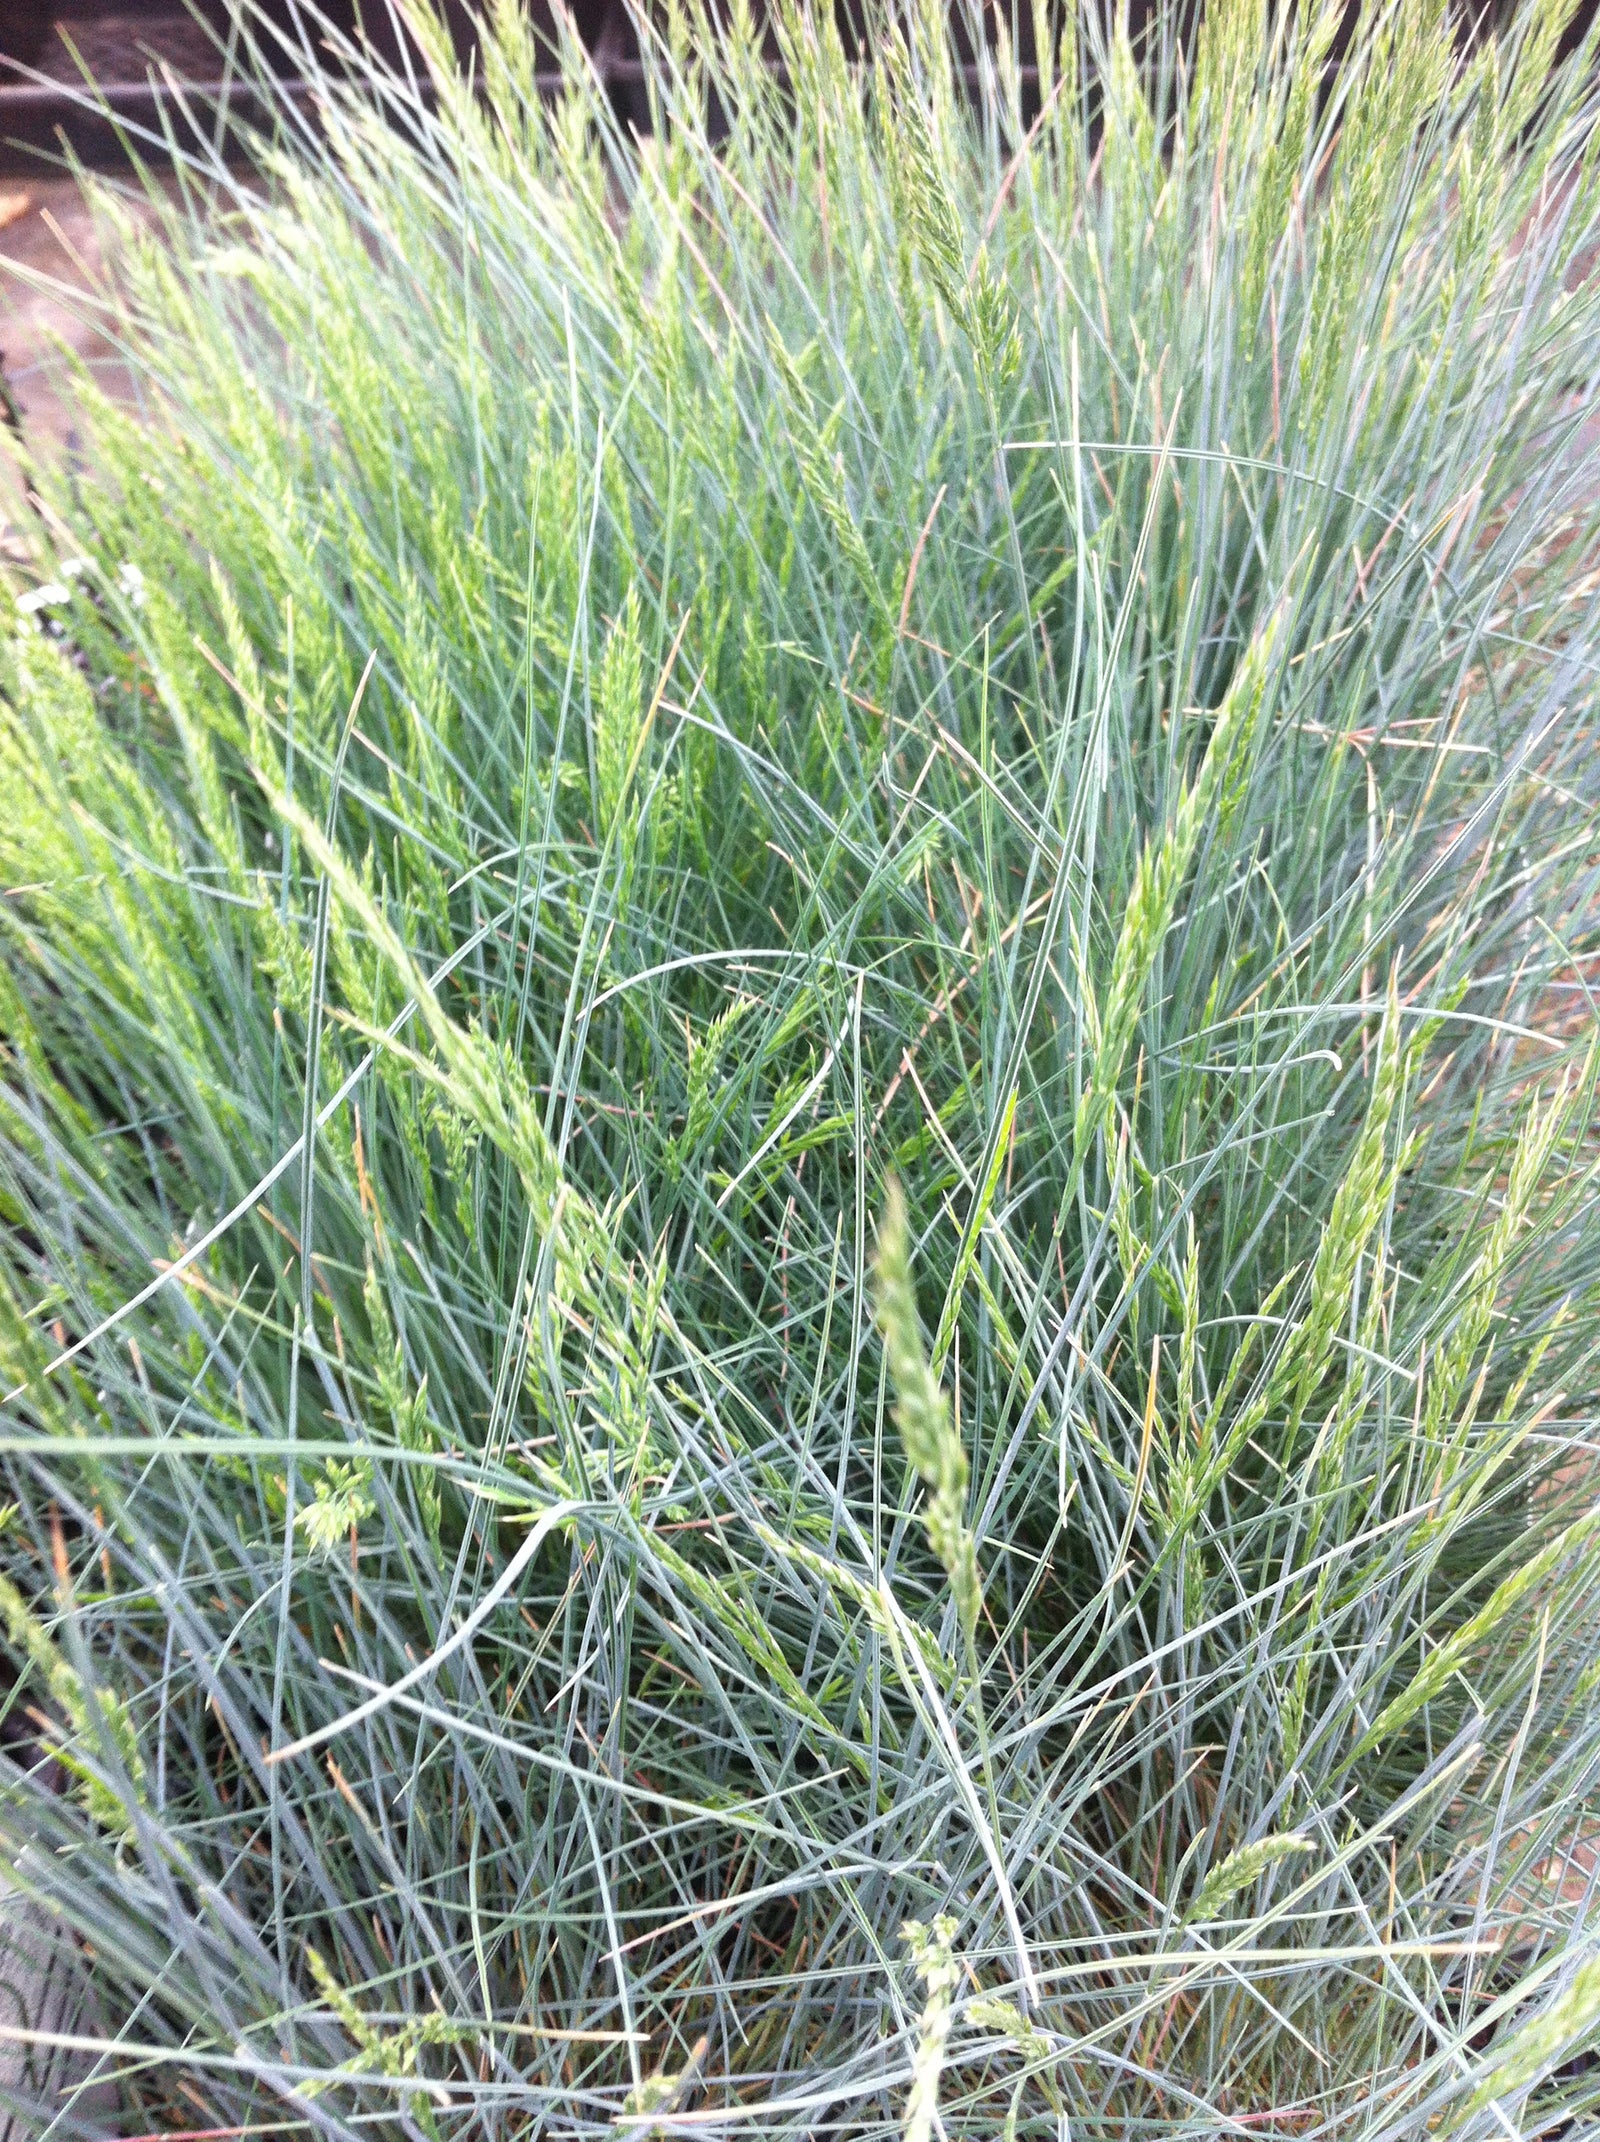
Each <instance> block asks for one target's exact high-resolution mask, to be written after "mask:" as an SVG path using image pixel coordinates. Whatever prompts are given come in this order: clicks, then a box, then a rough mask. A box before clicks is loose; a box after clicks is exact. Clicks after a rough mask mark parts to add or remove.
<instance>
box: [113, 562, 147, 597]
mask: <svg viewBox="0 0 1600 2142" xmlns="http://www.w3.org/2000/svg"><path fill="white" fill-rule="evenodd" d="M117 586H118V587H119V588H121V590H122V592H123V594H124V595H126V596H127V598H128V600H129V602H131V603H132V605H133V607H134V608H135V609H136V610H142V609H143V608H144V575H143V573H141V572H140V570H139V568H138V566H136V565H135V564H134V563H133V561H132V559H131V558H127V559H124V560H123V562H122V564H121V565H119V566H118V567H117Z"/></svg>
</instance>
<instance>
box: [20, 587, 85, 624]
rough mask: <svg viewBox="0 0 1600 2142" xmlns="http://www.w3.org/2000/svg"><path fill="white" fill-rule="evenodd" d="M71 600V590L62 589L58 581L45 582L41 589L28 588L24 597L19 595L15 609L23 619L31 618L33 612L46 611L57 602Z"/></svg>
mask: <svg viewBox="0 0 1600 2142" xmlns="http://www.w3.org/2000/svg"><path fill="white" fill-rule="evenodd" d="M71 600H72V590H71V588H64V587H63V586H62V585H61V582H60V581H59V580H47V581H46V582H45V583H44V585H43V587H38V588H29V590H28V592H27V594H26V595H19V596H18V597H17V608H18V610H19V611H20V612H21V613H22V615H23V616H24V617H32V615H33V613H34V611H35V610H48V609H50V608H51V607H52V606H53V605H54V604H56V603H58V602H71Z"/></svg>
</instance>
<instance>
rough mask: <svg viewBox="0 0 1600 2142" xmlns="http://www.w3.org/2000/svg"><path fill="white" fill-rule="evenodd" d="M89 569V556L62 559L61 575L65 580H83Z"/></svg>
mask: <svg viewBox="0 0 1600 2142" xmlns="http://www.w3.org/2000/svg"><path fill="white" fill-rule="evenodd" d="M88 570H89V560H88V559H87V558H63V559H62V561H61V577H62V579H63V580H81V579H82V578H83V576H84V574H85V573H86V572H87V571H88Z"/></svg>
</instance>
